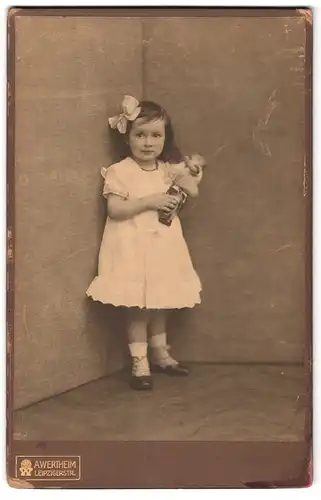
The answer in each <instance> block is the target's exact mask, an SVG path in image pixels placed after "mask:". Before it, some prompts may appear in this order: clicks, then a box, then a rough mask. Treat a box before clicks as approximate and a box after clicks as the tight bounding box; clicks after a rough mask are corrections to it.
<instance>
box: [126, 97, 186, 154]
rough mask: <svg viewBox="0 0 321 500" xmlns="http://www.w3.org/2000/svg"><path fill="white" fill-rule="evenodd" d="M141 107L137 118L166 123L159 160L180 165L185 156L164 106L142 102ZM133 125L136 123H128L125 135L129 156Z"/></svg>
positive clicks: (151, 102)
mask: <svg viewBox="0 0 321 500" xmlns="http://www.w3.org/2000/svg"><path fill="white" fill-rule="evenodd" d="M139 106H140V107H141V112H140V113H139V115H138V117H137V118H143V119H145V121H146V122H152V121H154V120H159V119H160V120H164V122H165V143H164V148H163V151H162V153H161V154H160V156H159V159H160V160H161V161H164V162H170V163H179V162H180V161H182V160H183V156H182V154H181V152H180V150H179V148H178V147H177V145H176V142H175V138H174V130H173V126H172V122H171V119H170V117H169V115H168V113H167V111H166V110H165V109H164V108H162V106H160V105H159V104H157V103H156V102H153V101H140V103H139ZM137 118H136V120H137ZM133 123H134V122H130V121H128V122H127V130H126V134H125V142H126V147H127V153H129V154H130V152H129V151H128V150H129V146H128V135H129V132H130V130H131V128H132V126H133ZM127 156H128V155H127Z"/></svg>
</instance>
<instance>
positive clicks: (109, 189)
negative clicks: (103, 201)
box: [100, 166, 129, 199]
mask: <svg viewBox="0 0 321 500" xmlns="http://www.w3.org/2000/svg"><path fill="white" fill-rule="evenodd" d="M100 173H101V175H102V177H103V178H104V179H105V182H104V188H103V196H104V197H105V198H107V196H108V195H109V194H116V195H118V196H121V197H122V198H125V199H127V198H128V196H129V193H128V190H127V189H126V186H125V185H124V183H123V182H122V180H121V179H120V178H119V175H118V173H117V169H116V168H115V167H114V166H110V167H108V168H106V167H102V169H101V171H100Z"/></svg>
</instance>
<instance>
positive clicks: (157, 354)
mask: <svg viewBox="0 0 321 500" xmlns="http://www.w3.org/2000/svg"><path fill="white" fill-rule="evenodd" d="M166 337H167V335H166V333H160V334H158V335H153V336H152V337H150V338H149V345H150V347H151V348H152V352H153V361H154V362H155V363H156V364H157V365H159V366H161V367H162V368H166V366H173V365H177V364H178V362H177V361H176V360H175V359H173V358H172V356H170V354H169V353H168V349H169V346H168V345H167V343H166Z"/></svg>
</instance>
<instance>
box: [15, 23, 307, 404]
mask: <svg viewBox="0 0 321 500" xmlns="http://www.w3.org/2000/svg"><path fill="white" fill-rule="evenodd" d="M15 25H16V47H15V235H14V238H15V257H14V258H15V285H14V286H15V297H14V300H15V317H14V339H15V344H14V351H15V355H14V362H15V369H14V396H15V407H16V408H19V407H22V406H25V405H27V404H30V403H32V402H35V401H39V400H41V399H43V398H46V397H49V396H52V395H54V394H58V393H60V392H63V391H66V390H68V389H71V388H73V387H76V386H78V385H81V384H84V383H86V382H88V381H91V380H93V379H95V378H98V377H100V376H103V375H105V374H111V373H113V372H115V371H117V370H119V369H121V368H122V367H123V366H124V363H125V362H126V356H127V352H126V343H125V335H124V317H123V311H121V310H118V309H115V308H112V307H109V306H104V305H102V304H99V303H94V302H92V301H91V299H89V298H87V297H86V295H85V292H86V289H87V287H88V285H89V284H90V282H91V280H92V279H93V277H94V276H95V274H96V269H97V257H98V251H99V244H100V241H101V236H102V231H103V228H104V222H105V217H106V202H105V201H104V199H103V198H102V196H101V191H102V178H101V177H100V168H101V166H103V165H105V166H108V165H109V164H111V163H112V162H113V161H115V160H116V159H117V158H116V157H115V147H114V146H113V144H112V143H111V140H110V133H109V130H108V122H107V119H108V117H109V116H112V115H114V114H115V113H117V112H118V111H119V106H120V103H121V101H122V98H123V96H124V95H125V94H130V95H133V96H135V97H136V98H137V99H142V98H144V99H150V100H154V101H156V102H158V103H160V104H161V105H163V106H164V107H165V108H166V109H167V110H168V112H169V114H170V115H171V117H172V121H173V124H174V128H175V132H176V136H177V142H178V144H179V146H180V148H181V149H182V151H183V152H184V153H185V154H189V153H193V152H197V153H200V154H202V155H203V156H204V157H205V158H206V160H207V164H208V168H207V170H206V174H205V175H204V178H203V181H202V185H201V190H200V191H201V192H200V196H199V197H198V198H197V199H193V200H189V202H188V203H187V205H186V206H185V208H184V210H183V212H182V215H181V218H182V223H183V228H184V232H185V235H186V239H187V242H188V245H189V248H190V252H191V256H192V259H193V262H194V266H195V268H196V269H197V272H198V274H199V275H200V278H201V280H202V284H203V292H202V304H201V305H199V306H197V307H196V308H195V309H193V310H182V311H180V312H178V313H175V314H174V315H173V317H172V321H171V331H170V344H171V345H172V349H173V352H174V353H175V352H178V351H179V357H180V359H182V360H186V361H194V362H229V363H239V362H242V363H247V362H249V363H252V362H258V363H260V362H262V363H275V362H280V363H281V362H282V363H286V362H293V363H300V362H301V361H302V358H303V354H304V343H305V341H306V337H305V333H304V332H305V322H306V300H307V299H306V292H305V259H306V255H305V230H306V228H305V224H306V220H305V202H306V200H305V197H304V184H303V166H304V149H305V126H304V120H305V116H304V99H305V97H304V84H305V82H304V77H303V75H304V60H305V26H304V20H303V18H301V17H300V18H293V17H292V18H285V17H280V18H271V19H270V18H258V17H255V18H250V17H246V18H245V17H244V18H242V17H240V18H235V17H233V18H232V17H231V18H215V17H213V18H209V17H203V18H202V17H197V18H196V17H193V18H192V17H191V18H179V17H172V18H165V17H160V18H157V17H149V18H145V19H142V18H139V17H131V18H128V17H115V18H112V17H109V18H108V17H94V16H93V17H88V16H86V17H58V16H57V17H20V18H19V17H17V18H16V24H15ZM164 259H166V255H164Z"/></svg>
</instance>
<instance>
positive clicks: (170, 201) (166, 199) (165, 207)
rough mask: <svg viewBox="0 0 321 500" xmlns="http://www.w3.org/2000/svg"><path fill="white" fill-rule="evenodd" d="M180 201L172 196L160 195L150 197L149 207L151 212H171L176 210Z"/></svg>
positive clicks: (148, 200)
mask: <svg viewBox="0 0 321 500" xmlns="http://www.w3.org/2000/svg"><path fill="white" fill-rule="evenodd" d="M177 204H178V199H177V198H176V197H175V196H173V195H170V194H166V193H161V194H160V193H158V194H153V195H151V196H148V199H147V205H148V208H149V209H151V210H161V211H162V212H168V213H169V212H171V211H172V210H174V209H175V208H176V206H177Z"/></svg>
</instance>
